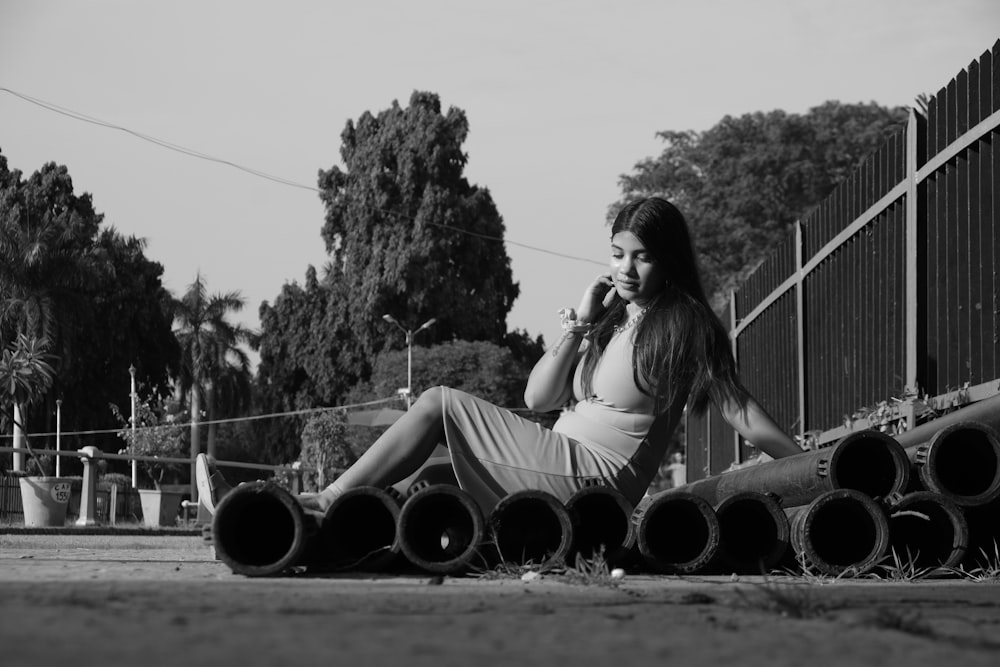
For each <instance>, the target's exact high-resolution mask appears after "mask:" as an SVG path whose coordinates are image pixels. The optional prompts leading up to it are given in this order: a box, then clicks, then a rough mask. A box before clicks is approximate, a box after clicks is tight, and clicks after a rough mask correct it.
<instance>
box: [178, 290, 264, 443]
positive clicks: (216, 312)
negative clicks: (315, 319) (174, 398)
mask: <svg viewBox="0 0 1000 667" xmlns="http://www.w3.org/2000/svg"><path fill="white" fill-rule="evenodd" d="M243 305H244V299H243V296H242V295H241V294H240V292H238V291H234V292H228V293H226V294H221V293H220V294H213V295H211V296H209V294H208V290H207V289H206V287H205V281H204V279H203V278H202V276H201V273H200V272H199V273H198V274H197V275H196V277H195V280H194V282H193V283H191V284H190V285H189V286H188V289H187V291H186V292H185V293H184V295H183V296H182V297H181V298H180V299H178V300H175V301H174V322H175V324H176V327H175V329H174V335H175V336H176V337H177V342H178V343H179V344H180V347H181V372H180V377H179V378H178V380H179V383H178V390H179V391H180V393H181V395H182V396H187V397H188V398H189V400H190V408H191V458H192V459H193V458H194V457H195V456H197V455H198V454H199V453H200V451H201V443H200V438H199V423H200V421H201V413H202V409H203V405H202V403H203V401H204V409H205V410H206V412H207V413H208V417H209V420H210V421H214V420H215V419H216V418H217V417H218V415H219V408H220V406H221V405H222V403H223V402H222V401H221V400H220V399H221V398H223V397H230V398H231V397H233V396H238V397H239V400H235V399H234V400H229V401H227V402H226V403H227V404H228V405H229V406H232V405H234V404H236V405H246V404H247V403H249V401H248V396H249V390H250V361H249V358H248V357H247V354H246V352H244V351H243V350H242V349H241V348H240V347H239V346H240V345H241V344H250V343H251V342H252V341H253V340H254V337H255V334H254V332H253V331H251V330H250V329H248V328H246V327H244V326H243V325H240V324H233V323H231V322H229V321H228V320H227V319H226V318H227V316H228V315H229V314H230V313H236V312H239V311H240V310H242V309H243ZM234 392H235V393H234ZM215 432H216V429H215V424H209V437H208V447H207V451H208V454H210V455H212V456H214V455H215Z"/></svg>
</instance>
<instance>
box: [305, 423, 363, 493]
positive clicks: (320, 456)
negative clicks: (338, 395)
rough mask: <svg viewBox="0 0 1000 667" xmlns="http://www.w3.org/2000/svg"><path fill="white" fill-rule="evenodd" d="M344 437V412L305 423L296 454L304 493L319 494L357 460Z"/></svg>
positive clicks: (345, 432)
mask: <svg viewBox="0 0 1000 667" xmlns="http://www.w3.org/2000/svg"><path fill="white" fill-rule="evenodd" d="M346 435H347V418H346V415H345V414H344V411H343V410H327V411H325V412H320V413H318V414H315V415H313V416H312V417H310V418H309V420H308V421H306V425H305V428H303V429H302V450H301V453H300V454H299V462H300V463H301V464H302V481H303V483H304V486H305V488H306V490H308V491H322V490H323V489H324V488H326V486H327V485H328V484H329V483H330V482H332V481H333V480H334V479H336V478H337V475H338V474H339V473H340V472H341V471H342V470H344V469H346V468H347V467H349V466H350V465H351V464H353V463H354V462H355V461H356V460H357V456H355V454H354V452H353V451H352V450H351V447H350V445H349V444H348V442H347V438H346Z"/></svg>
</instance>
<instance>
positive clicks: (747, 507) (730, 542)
mask: <svg viewBox="0 0 1000 667" xmlns="http://www.w3.org/2000/svg"><path fill="white" fill-rule="evenodd" d="M715 515H716V517H718V520H719V552H718V558H717V565H716V568H718V569H720V570H722V571H725V572H727V573H728V572H735V573H738V574H767V573H768V572H770V571H771V569H772V568H774V567H775V566H776V565H777V564H778V563H780V562H781V561H782V559H783V558H784V557H785V556H786V554H787V552H788V547H789V540H790V527H789V522H788V516H787V515H786V514H785V512H784V510H783V509H781V504H780V503H779V501H778V499H777V498H776V497H775V496H773V495H770V494H766V493H760V492H758V491H743V492H741V493H737V494H735V495H732V496H729V497H728V498H726V499H725V500H723V501H722V502H721V503H719V504H718V505H716V507H715Z"/></svg>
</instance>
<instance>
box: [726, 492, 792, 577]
mask: <svg viewBox="0 0 1000 667" xmlns="http://www.w3.org/2000/svg"><path fill="white" fill-rule="evenodd" d="M748 502H751V503H756V504H757V505H759V506H760V507H761V508H762V509H763V511H764V512H765V513H766V514H767V516H769V517H770V518H771V519H772V521H773V528H774V543H773V545H772V547H771V549H770V550H769V551H768V552H767V553H766V554H764V555H763V556H762V557H761V558H759V559H757V562H750V561H747V560H746V559H744V558H739V557H737V556H735V555H734V554H733V550H732V549H729V548H727V546H726V544H727V542H726V531H725V523H726V513H727V512H730V511H732V509H733V506H734V505H738V504H742V503H748ZM715 514H716V517H718V520H719V555H720V556H721V559H722V561H723V562H725V563H726V564H727V565H729V566H730V567H732V568H734V569H735V570H737V571H741V572H743V571H746V572H749V571H750V570H752V569H753V567H754V566H756V565H757V564H758V562H759V563H760V566H761V569H763V573H765V574H766V573H767V572H768V571H770V570H771V568H773V567H774V566H775V565H777V564H778V563H779V562H780V561H781V559H782V558H783V557H784V556H785V554H786V553H787V551H788V548H789V546H790V543H791V524H790V522H789V520H788V515H787V514H785V512H784V510H782V509H781V504H780V502H779V501H778V500H777V499H776V498H775V497H774V496H773V495H772V494H767V493H761V492H759V491H742V492H740V493H736V494H733V495H732V496H729V497H728V498H725V499H724V500H723V501H722V502H720V503H719V504H718V505H716V506H715ZM758 574H759V573H758Z"/></svg>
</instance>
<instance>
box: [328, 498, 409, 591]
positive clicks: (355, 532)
mask: <svg viewBox="0 0 1000 667" xmlns="http://www.w3.org/2000/svg"><path fill="white" fill-rule="evenodd" d="M398 519H399V503H398V502H397V500H396V499H395V498H394V497H393V496H391V495H390V494H389V493H388V492H386V491H384V490H382V489H379V488H376V487H373V486H363V487H358V488H354V489H350V490H348V491H346V492H344V493H343V494H342V495H340V496H339V497H338V498H337V499H336V500H335V501H334V502H333V504H332V505H330V508H329V509H328V510H327V512H326V516H325V517H324V519H323V523H322V525H321V526H320V533H319V538H318V540H317V542H318V548H317V552H318V553H317V556H316V560H317V562H318V564H319V565H320V566H321V567H328V568H332V569H335V570H348V569H353V570H369V571H370V570H380V569H383V568H384V567H386V566H388V564H389V563H391V562H392V560H394V558H395V556H396V554H398V553H399V541H398V539H397V535H396V524H397V521H398Z"/></svg>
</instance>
